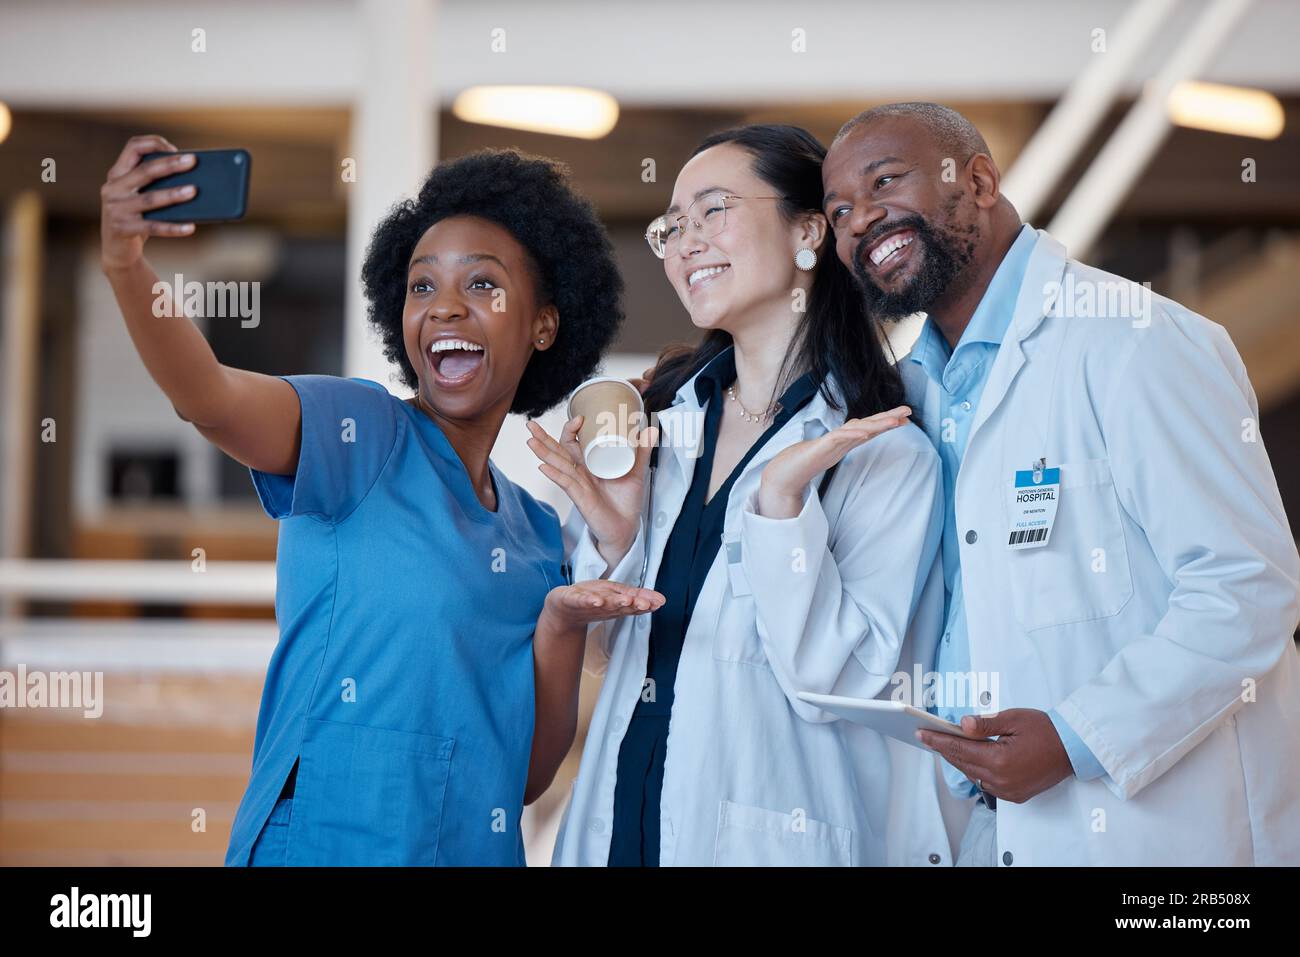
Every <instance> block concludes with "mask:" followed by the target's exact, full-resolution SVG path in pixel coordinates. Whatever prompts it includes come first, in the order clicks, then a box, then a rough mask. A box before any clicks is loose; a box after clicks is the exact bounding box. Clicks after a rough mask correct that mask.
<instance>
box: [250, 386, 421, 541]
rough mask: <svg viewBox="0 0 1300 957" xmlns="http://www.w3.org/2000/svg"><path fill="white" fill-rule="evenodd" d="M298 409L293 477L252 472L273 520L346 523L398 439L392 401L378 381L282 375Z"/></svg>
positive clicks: (258, 492) (261, 497) (254, 484)
mask: <svg viewBox="0 0 1300 957" xmlns="http://www.w3.org/2000/svg"><path fill="white" fill-rule="evenodd" d="M284 379H285V381H286V382H288V383H289V384H290V385H291V386H293V389H294V391H295V392H297V393H298V401H299V404H300V405H301V406H302V446H301V448H300V450H299V452H298V468H297V471H296V472H295V473H294V474H293V475H272V474H270V473H267V472H259V471H257V470H256V469H254V470H252V475H253V486H254V487H255V488H256V489H257V494H258V498H260V499H261V502H262V507H263V508H265V509H266V513H267V514H268V515H270V516H271V517H272V518H290V517H292V516H295V515H311V516H313V517H315V518H317V519H319V520H321V521H325V522H334V521H338V520H340V519H343V518H346V517H347V516H348V515H349V514H350V513H351V511H352V510H353V509H354V508H356V506H357V504H358V503H359V502H360V501H361V499H363V498H364V497H365V495H366V492H368V491H369V490H370V487H371V486H372V485H374V483H375V480H376V479H377V478H378V477H379V473H380V471H381V470H382V469H383V467H384V462H385V461H386V460H387V458H388V456H389V454H390V453H391V452H392V449H393V441H394V439H395V438H396V437H397V416H396V413H395V410H394V409H393V397H392V396H391V395H390V394H389V393H388V391H387V390H386V389H385V388H384V387H383V386H381V385H380V384H379V383H377V382H369V381H367V380H365V379H342V378H338V377H337V376H328V375H299V376H285V377H284Z"/></svg>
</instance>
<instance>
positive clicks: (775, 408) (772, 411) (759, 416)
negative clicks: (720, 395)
mask: <svg viewBox="0 0 1300 957" xmlns="http://www.w3.org/2000/svg"><path fill="white" fill-rule="evenodd" d="M727 398H729V399H730V400H731V401H732V402H734V403H736V405H737V406H738V407H739V408H740V417H741V418H742V419H744V420H745V421H746V422H753V423H754V424H755V425H758V424H759V423H761V422H765V421H766V420H768V419H770V418H771V417H772V416H774V415H776V414H777V413H778V412H780V411H781V403H779V402H773V403H772V404H771V405H770V406H768V407H767V411H765V412H750V411H749V410H748V409H747V408H745V403H743V402H741V401H740V396H738V395H736V386H735V384H734V383H733V384H731V385H729V386H727Z"/></svg>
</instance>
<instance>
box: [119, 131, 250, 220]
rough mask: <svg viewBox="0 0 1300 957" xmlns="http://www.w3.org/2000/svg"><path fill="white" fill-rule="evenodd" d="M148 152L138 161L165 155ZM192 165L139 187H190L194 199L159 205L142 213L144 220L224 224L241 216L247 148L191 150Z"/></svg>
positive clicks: (245, 198)
mask: <svg viewBox="0 0 1300 957" xmlns="http://www.w3.org/2000/svg"><path fill="white" fill-rule="evenodd" d="M167 155H169V154H168V153H148V154H146V155H145V156H143V157H141V163H147V162H149V161H150V160H152V159H157V158H159V157H163V156H167ZM188 155H191V156H193V157H194V164H193V165H192V166H190V167H189V168H187V169H183V170H179V171H176V172H171V173H168V174H167V175H165V176H162V177H160V178H159V179H156V180H154V181H153V182H151V183H149V184H148V185H147V186H145V187H143V188H142V189H141V192H142V193H149V192H153V191H155V190H169V189H176V188H178V187H184V186H193V187H194V194H193V198H192V199H189V200H185V201H183V202H179V203H172V204H169V205H166V206H159V207H157V208H155V209H150V210H148V211H146V212H145V213H144V218H145V219H152V220H156V221H158V222H165V223H223V222H230V221H231V220H235V219H242V218H243V215H244V212H245V210H246V209H247V207H248V177H249V172H250V170H251V168H252V162H253V161H252V157H250V156H249V155H248V150H244V149H228V150H193V151H191V152H190V153H189V154H188Z"/></svg>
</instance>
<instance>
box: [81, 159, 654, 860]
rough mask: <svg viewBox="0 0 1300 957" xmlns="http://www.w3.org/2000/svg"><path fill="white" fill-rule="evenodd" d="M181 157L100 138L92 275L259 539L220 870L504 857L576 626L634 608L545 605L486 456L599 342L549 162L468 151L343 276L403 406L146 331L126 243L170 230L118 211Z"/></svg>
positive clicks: (564, 687)
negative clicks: (234, 793)
mask: <svg viewBox="0 0 1300 957" xmlns="http://www.w3.org/2000/svg"><path fill="white" fill-rule="evenodd" d="M160 150H161V151H166V152H168V153H171V154H172V155H170V156H165V157H161V158H157V159H154V160H151V161H149V162H146V163H141V162H140V159H141V157H142V156H143V155H145V154H146V153H149V152H154V151H160ZM191 165H192V160H189V159H187V158H186V156H185V155H183V154H181V153H179V152H178V151H177V150H176V148H175V147H174V146H172V145H171V144H170V143H168V142H166V140H163V139H162V138H161V137H137V138H135V139H132V140H131V141H130V142H129V143H128V144H127V146H126V148H125V149H124V150H123V153H122V155H121V157H120V158H119V160H118V162H117V163H116V164H115V165H114V167H113V169H112V170H110V172H109V175H108V182H107V183H106V185H105V187H104V190H103V223H102V238H103V250H102V265H103V269H104V272H105V274H106V275H107V276H108V278H109V280H110V282H111V283H112V285H113V290H114V293H115V294H116V296H117V299H118V303H119V305H120V307H121V310H122V314H123V316H124V318H125V320H126V323H127V327H128V329H129V330H130V333H131V336H132V339H133V341H134V342H135V345H136V348H137V350H138V351H139V353H140V357H141V359H142V360H143V361H144V363H145V366H146V368H147V369H148V371H149V373H150V375H152V376H153V378H154V380H155V381H156V382H157V383H158V385H159V386H160V387H161V388H162V390H163V392H164V393H165V394H166V395H167V397H168V399H169V400H170V401H171V402H172V404H173V406H174V407H175V409H176V411H177V413H178V414H179V415H180V416H181V417H182V418H184V419H186V420H187V421H190V422H192V423H193V424H194V426H195V427H196V428H197V429H198V430H199V431H200V432H201V433H202V434H203V435H204V436H205V437H207V438H208V439H209V440H210V441H212V442H213V443H214V444H216V445H217V446H218V447H219V448H221V449H222V450H223V451H225V452H227V453H228V454H230V455H231V456H233V457H234V458H236V459H238V460H239V461H240V462H243V463H244V464H246V465H248V466H249V468H250V469H251V471H252V477H253V482H254V485H255V487H256V489H257V494H258V496H259V498H260V500H261V503H262V505H263V507H264V508H265V509H266V511H267V513H268V514H269V515H271V516H272V517H274V518H277V519H280V520H281V522H282V524H281V529H280V539H279V546H278V554H277V576H278V587H277V592H276V618H277V620H278V622H279V624H280V641H279V643H278V644H277V646H276V649H275V652H274V654H273V656H272V658H271V663H270V667H269V669H268V672H267V678H266V685H265V689H264V692H263V696H262V707H261V712H260V714H259V716H258V722H257V734H256V740H255V744H254V753H253V771H252V778H251V780H250V781H249V785H248V789H247V791H246V792H245V794H244V798H243V801H242V802H241V803H240V806H239V810H238V813H237V814H236V816H235V821H234V826H233V828H232V832H231V838H230V846H229V850H228V852H227V855H226V863H227V864H232V865H243V864H250V863H251V864H289V865H318V864H393V865H407V864H453V865H456V864H522V863H523V862H524V861H523V842H522V837H521V834H520V827H519V821H520V815H521V813H522V806H523V804H525V803H527V802H528V801H530V800H532V799H534V798H536V797H537V796H538V795H539V794H540V793H541V792H542V791H544V790H545V789H546V787H547V786H548V785H549V784H550V781H551V779H552V778H553V776H554V774H555V771H556V769H557V768H558V766H559V763H560V761H561V760H562V759H563V757H564V754H565V753H566V751H567V750H568V748H569V745H570V744H571V743H572V740H573V734H574V729H575V727H576V721H577V688H578V677H579V673H580V668H581V659H582V652H583V646H584V639H585V634H586V625H587V624H588V623H590V622H592V621H598V620H605V619H608V618H612V617H619V616H623V615H635V614H638V613H642V612H647V611H651V610H653V609H654V608H656V607H658V605H659V603H660V599H659V597H658V596H657V595H655V593H653V592H650V591H646V590H643V589H639V588H630V587H625V586H620V585H615V584H612V583H608V582H586V583H582V584H580V585H575V586H566V585H565V578H564V571H563V569H562V565H561V562H562V560H563V547H562V544H561V537H560V528H559V524H558V521H557V519H556V516H555V513H554V512H553V511H552V510H551V509H550V508H549V507H548V506H546V505H543V504H541V503H539V502H537V501H535V500H534V499H533V498H532V497H531V496H529V495H528V494H527V493H526V492H525V491H524V490H523V489H521V488H519V487H518V486H516V485H514V484H512V483H511V482H510V481H509V480H508V479H507V478H506V477H505V476H504V475H502V474H501V473H500V472H499V471H497V469H496V468H495V466H494V465H493V464H492V462H491V461H490V460H489V457H488V456H489V453H490V451H491V449H492V446H493V443H494V442H495V440H496V437H497V433H498V432H499V430H500V428H501V424H502V421H503V420H504V418H505V416H506V414H507V413H508V412H520V413H526V414H529V415H537V414H540V413H541V412H543V411H544V410H545V409H547V408H549V407H550V406H552V405H554V404H555V403H556V402H558V401H559V400H560V399H561V398H563V397H564V396H565V395H566V394H567V393H568V392H569V391H571V390H572V388H573V387H574V386H576V385H577V384H578V383H579V382H581V381H582V380H583V379H584V378H586V377H587V376H588V375H589V374H590V373H591V372H592V371H593V370H594V368H595V366H596V363H597V361H598V360H599V357H600V355H601V353H602V352H603V350H604V349H605V348H606V347H607V346H608V344H609V343H610V341H611V340H612V338H613V336H614V333H615V331H616V328H617V325H618V322H619V321H620V319H621V309H620V306H619V296H620V294H621V282H620V280H619V276H618V273H617V270H616V268H615V266H614V262H613V256H612V249H611V247H610V244H609V241H608V239H607V237H606V235H605V233H604V230H603V228H602V227H601V225H600V223H599V221H598V219H597V218H596V216H595V213H594V211H593V210H592V208H591V206H590V204H588V203H587V202H586V201H585V200H583V199H581V198H580V197H579V196H577V195H576V194H575V193H574V192H573V191H572V190H571V189H570V187H569V186H568V183H567V181H566V179H565V175H564V171H563V169H562V168H560V167H558V166H556V165H555V164H553V163H551V162H549V161H546V160H542V159H539V158H530V157H525V156H521V155H520V154H518V153H516V152H514V151H484V152H480V153H477V154H473V155H470V156H467V157H464V158H462V159H460V160H457V161H455V162H452V163H447V164H444V165H441V166H439V167H437V168H436V169H434V171H433V172H432V173H431V174H430V176H429V177H428V179H427V181H426V182H425V184H424V186H423V188H422V189H421V190H420V193H419V195H418V197H417V198H416V199H414V200H406V201H404V202H401V203H399V204H398V205H397V206H395V207H394V208H393V210H392V211H391V212H390V214H389V215H388V217H387V218H386V219H385V220H384V221H383V222H382V223H380V225H379V227H378V228H377V230H376V232H375V234H374V237H373V239H372V243H371V246H370V248H369V250H368V253H367V256H366V261H365V264H364V266H363V271H362V278H363V281H364V284H365V291H366V295H367V297H368V299H369V303H370V319H371V322H372V324H373V325H374V327H375V328H376V330H377V331H378V333H379V336H380V337H381V339H382V341H383V344H384V348H385V354H386V355H387V356H388V358H389V359H390V360H392V361H393V362H395V363H396V364H397V365H398V367H399V369H400V372H401V375H402V378H403V379H404V381H405V384H406V385H407V386H408V387H410V388H411V389H413V390H414V392H415V395H414V397H413V398H411V399H409V400H402V399H399V398H397V397H395V396H393V395H391V394H390V393H389V392H388V391H387V390H386V389H385V388H384V387H383V386H381V385H380V384H378V383H376V382H369V381H366V380H363V379H344V378H337V377H333V376H318V375H301V376H288V377H283V378H280V377H274V376H265V375H259V374H256V373H251V372H247V371H244V370H240V369H235V368H231V367H229V366H225V365H222V364H221V363H219V362H218V361H217V359H216V357H215V356H214V355H213V353H212V350H211V349H210V348H209V346H208V344H207V342H206V340H205V339H204V338H203V335H202V334H201V332H200V331H199V330H198V328H197V327H195V326H194V325H193V324H192V323H190V322H188V321H185V320H183V319H158V318H155V316H156V313H155V312H154V311H153V305H154V301H155V297H156V293H155V284H156V283H157V282H158V279H157V276H156V275H155V274H154V272H153V270H152V268H151V267H150V266H149V264H148V262H147V261H146V260H145V259H144V256H143V245H144V241H145V239H146V238H147V237H149V236H185V235H189V234H191V233H192V232H193V231H194V227H193V225H192V224H170V223H161V222H156V221H152V220H147V219H144V218H143V217H142V215H141V214H142V213H143V212H144V211H146V210H148V209H150V208H154V207H158V206H162V205H168V204H171V203H176V202H180V201H184V200H185V199H187V198H188V197H189V195H190V194H188V193H185V192H182V191H180V190H175V189H173V190H163V191H155V192H147V193H141V192H140V188H141V187H143V186H145V185H146V184H147V183H149V182H151V181H152V180H154V179H157V178H159V177H161V176H165V175H168V174H171V173H174V172H177V171H181V170H184V169H187V168H189V167H190V166H191ZM169 314H170V313H169Z"/></svg>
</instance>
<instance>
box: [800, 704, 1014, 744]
mask: <svg viewBox="0 0 1300 957" xmlns="http://www.w3.org/2000/svg"><path fill="white" fill-rule="evenodd" d="M799 700H800V701H806V702H808V703H809V704H811V705H814V706H816V707H818V708H821V709H822V710H823V711H829V712H830V713H831V714H834V715H838V716H839V717H841V718H844V719H845V720H847V721H852V722H853V723H854V724H861V725H864V726H866V727H868V728H871V729H872V730H873V731H878V732H879V733H880V734H884V735H888V736H889V737H891V738H897V739H898V740H899V741H902V742H903V743H905V744H910V745H911V746H912V747H914V748H921V749H922V750H925V751H930V750H933V749H932V748H927V747H925V746H924V745H922V744H921V743H920V742H919V741H917V739H916V732H917V731H939V732H941V733H943V734H952V735H956V736H957V737H959V738H966V739H968V740H971V741H991V740H993V739H992V738H982V737H973V736H971V735H968V734H967V733H966V732H965V731H963V730H962V729H961V725H959V724H953V723H952V722H951V721H945V720H944V719H943V718H940V717H937V716H936V715H933V714H930V713H929V712H928V711H922V710H921V709H920V708H914V707H912V706H911V705H910V704H905V703H904V702H902V701H889V700H883V699H880V698H848V697H844V696H843V695H833V694H814V693H812V692H811V691H801V692H799Z"/></svg>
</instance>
